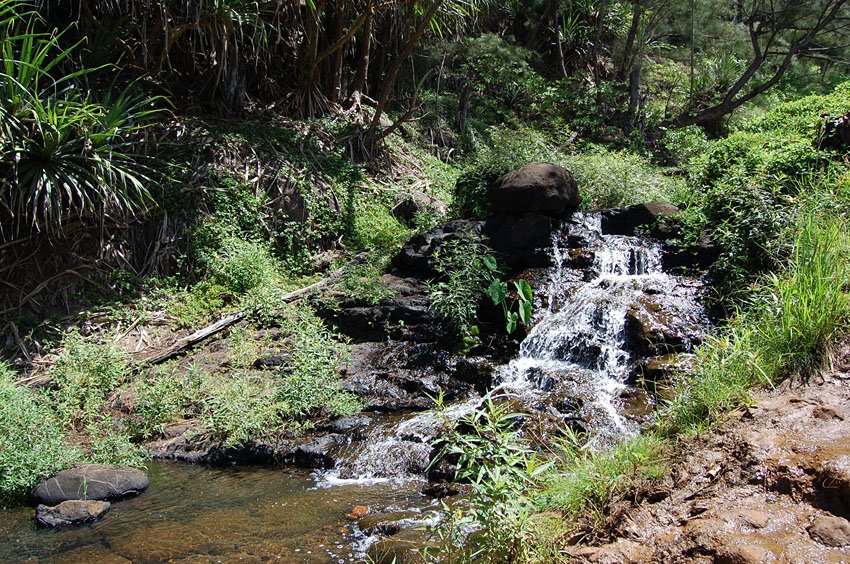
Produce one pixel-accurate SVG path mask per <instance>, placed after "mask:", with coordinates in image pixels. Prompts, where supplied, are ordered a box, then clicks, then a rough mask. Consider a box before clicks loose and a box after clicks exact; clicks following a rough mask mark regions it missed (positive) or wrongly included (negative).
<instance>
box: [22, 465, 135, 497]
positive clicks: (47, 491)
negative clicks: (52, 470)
mask: <svg viewBox="0 0 850 564" xmlns="http://www.w3.org/2000/svg"><path fill="white" fill-rule="evenodd" d="M147 487H148V477H147V476H146V475H145V473H144V472H142V471H141V470H139V469H137V468H128V467H126V466H115V465H112V464H79V465H77V466H75V467H73V468H70V469H68V470H62V471H61V472H59V473H58V474H56V475H55V476H53V477H52V478H49V479H47V480H45V481H43V482H41V483H40V484H38V485H37V486H36V487H35V490H33V497H34V498H35V499H36V500H37V501H39V502H40V503H43V504H45V505H58V504H60V503H62V502H63V501H68V500H73V499H82V500H90V499H101V500H102V499H120V498H122V497H127V496H131V495H137V494H139V493H141V492H142V491H144V489H145V488H147Z"/></svg>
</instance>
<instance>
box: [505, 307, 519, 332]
mask: <svg viewBox="0 0 850 564" xmlns="http://www.w3.org/2000/svg"><path fill="white" fill-rule="evenodd" d="M516 325H517V314H516V312H513V311H512V312H510V313H508V315H507V319H506V323H505V329H506V330H507V332H508V334H511V333H513V332H514V331H516Z"/></svg>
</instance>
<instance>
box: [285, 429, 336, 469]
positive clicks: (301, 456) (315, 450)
mask: <svg viewBox="0 0 850 564" xmlns="http://www.w3.org/2000/svg"><path fill="white" fill-rule="evenodd" d="M339 444H340V441H339V435H325V436H323V437H319V438H317V439H315V440H314V441H311V442H309V443H306V444H303V445H300V446H298V447H296V448H295V451H294V452H293V453H292V457H293V462H294V463H295V464H297V465H298V466H301V467H303V468H318V469H328V468H333V467H334V466H336V460H335V458H334V453H335V452H336V450H337V448H338V447H339Z"/></svg>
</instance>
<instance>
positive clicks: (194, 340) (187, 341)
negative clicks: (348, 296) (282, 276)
mask: <svg viewBox="0 0 850 564" xmlns="http://www.w3.org/2000/svg"><path fill="white" fill-rule="evenodd" d="M344 270H345V269H343V268H340V269H338V270H335V271H333V272H331V273H330V274H329V275H328V276H327V277H325V278H322V279H321V280H319V281H318V282H316V283H314V284H310V285H309V286H305V287H303V288H299V289H297V290H294V291H292V292H289V293H288V294H284V295H283V296H281V298H280V299H281V300H282V301H284V302H287V303H289V302H294V301H297V300H300V299H301V298H303V297H305V296H307V295H309V294H310V293H312V292H314V291H315V290H318V289H319V288H323V287H324V286H327V285H328V284H329V283H330V282H332V281H333V280H335V279H336V278H339V276H340V275H341V274H342V273H343V271H344ZM261 310H262V306H259V307H257V308H256V309H255V310H253V311H250V310H246V309H243V310H240V311H237V312H236V313H232V314H230V315H228V316H227V317H224V318H222V319H219V320H218V321H216V322H215V323H213V324H211V325H207V326H206V327H204V328H202V329H199V330H197V331H195V332H194V333H192V334H191V335H187V336H185V337H182V338H180V339H178V340H177V342H175V343H174V344H173V345H171V346H170V347H168V348H167V349H165V350H163V351H160V352H158V353H155V354H153V355H151V356H149V357H147V358H144V359H142V360H141V363H142V364H148V365H155V364H162V363H163V362H165V361H166V360H170V359H172V358H175V357H177V356H180V355H182V354H183V353H185V352H186V351H188V350H189V349H191V348H192V347H194V346H196V345H198V344H200V343H202V342H203V341H205V340H207V339H208V338H210V337H212V336H213V335H216V334H218V333H220V332H222V331H224V330H225V329H227V328H228V327H232V326H233V325H236V324H237V323H239V322H241V321H242V320H244V319H245V318H246V317H248V316H249V315H250V314H253V313H257V312H259V311H261Z"/></svg>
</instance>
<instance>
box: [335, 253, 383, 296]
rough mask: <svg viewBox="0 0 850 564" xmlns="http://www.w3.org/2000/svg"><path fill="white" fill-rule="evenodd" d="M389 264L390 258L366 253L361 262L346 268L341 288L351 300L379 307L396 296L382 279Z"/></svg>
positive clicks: (380, 254)
mask: <svg viewBox="0 0 850 564" xmlns="http://www.w3.org/2000/svg"><path fill="white" fill-rule="evenodd" d="M389 262H390V257H389V256H387V255H385V254H383V253H380V252H371V253H366V254H365V256H363V257H362V260H361V261H360V262H356V263H352V264H349V265H348V266H347V267H346V269H345V272H344V273H343V276H342V280H341V281H340V283H339V288H340V289H341V290H342V291H343V292H345V293H346V294H347V297H349V298H352V299H356V300H360V301H363V302H365V303H367V304H368V305H373V306H374V305H378V304H379V303H381V302H382V301H384V300H385V299H387V298H391V297H392V296H393V295H394V292H393V291H392V290H391V289H390V288H388V287H387V285H386V284H384V281H383V280H382V279H381V277H382V275H383V273H384V270H385V269H386V268H387V266H389Z"/></svg>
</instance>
